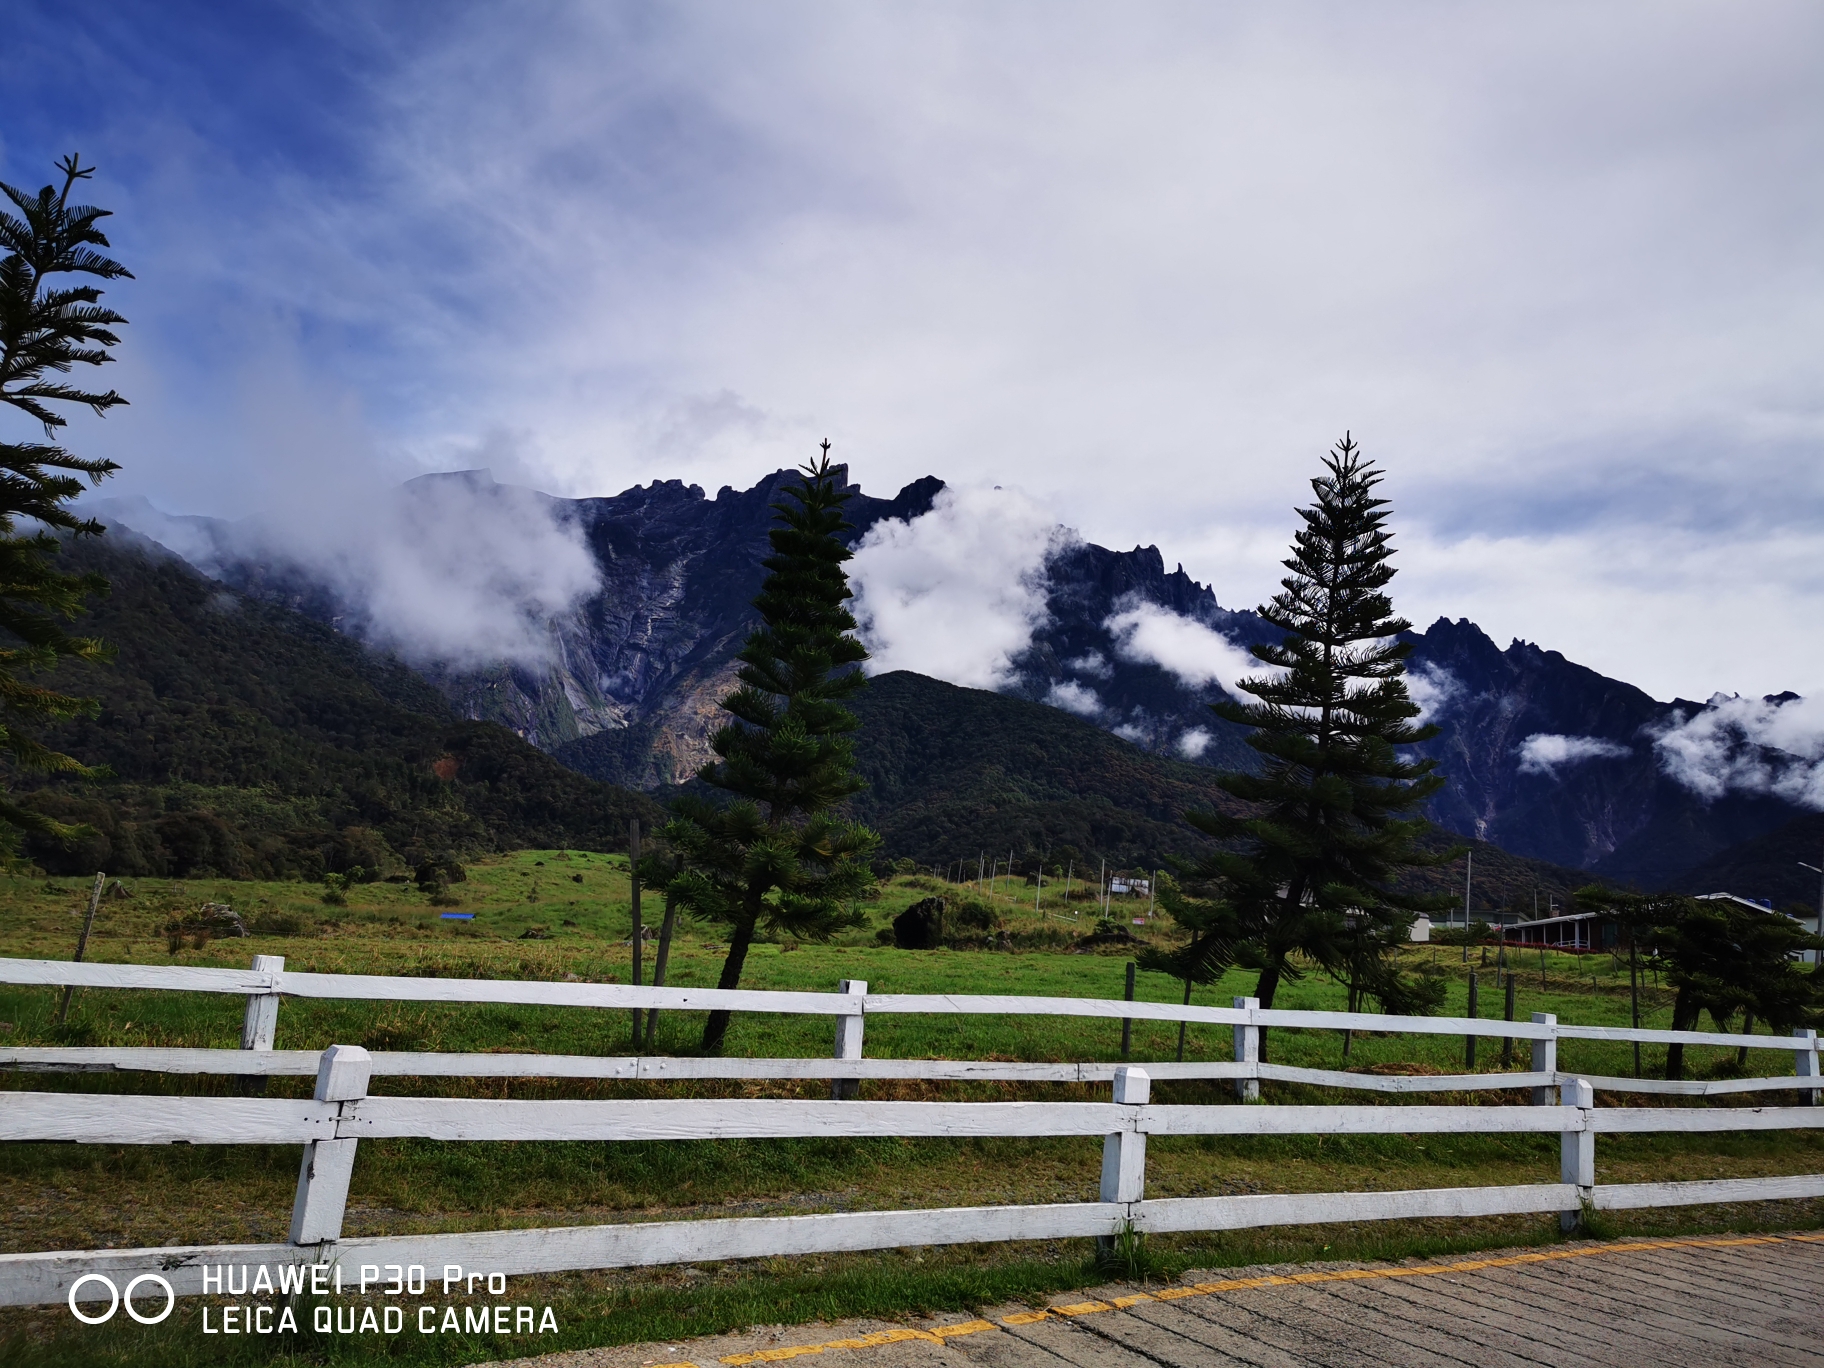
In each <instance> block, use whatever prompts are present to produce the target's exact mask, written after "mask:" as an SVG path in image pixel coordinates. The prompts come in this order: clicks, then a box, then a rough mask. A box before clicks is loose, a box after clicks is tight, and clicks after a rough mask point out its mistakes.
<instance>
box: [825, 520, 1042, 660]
mask: <svg viewBox="0 0 1824 1368" xmlns="http://www.w3.org/2000/svg"><path fill="white" fill-rule="evenodd" d="M1074 538H1075V534H1074V533H1072V532H1071V531H1069V529H1067V528H1062V527H1059V526H1058V524H1057V520H1056V519H1055V518H1054V517H1053V516H1052V515H1051V514H1050V512H1049V511H1048V510H1047V509H1045V508H1044V507H1043V506H1041V505H1040V504H1038V503H1037V502H1035V501H1034V500H1032V499H1030V498H1028V497H1027V496H1026V495H1025V494H1023V493H1021V492H1020V491H1019V490H1016V489H984V488H981V487H979V486H977V487H974V488H965V489H956V488H946V489H944V490H942V491H941V492H939V494H938V496H937V499H936V500H935V502H934V503H933V504H932V506H931V510H930V511H929V512H928V513H923V514H921V515H919V516H918V517H916V518H913V519H911V520H910V521H909V522H908V521H904V520H901V519H897V518H894V519H888V520H885V521H882V522H878V523H876V524H875V525H874V526H873V527H871V528H869V529H868V532H867V535H866V536H864V537H863V538H862V540H861V544H860V545H859V546H857V547H856V548H855V558H854V560H853V561H851V562H850V563H849V579H850V582H851V583H852V584H853V586H854V589H855V609H854V611H855V618H856V621H857V622H858V623H859V624H860V626H861V638H862V640H863V642H865V643H866V645H867V647H868V652H869V654H870V656H871V657H872V658H871V659H870V660H869V662H868V667H867V668H868V670H869V672H870V673H873V674H883V673H885V672H886V671H888V670H916V671H917V672H918V673H919V674H924V675H931V676H933V677H934V678H937V679H946V680H949V681H950V682H951V683H952V684H963V685H967V686H969V687H971V688H976V689H994V688H999V687H1000V686H1001V685H1003V684H1005V683H1006V682H1007V680H1008V679H1009V678H1010V677H1011V675H1012V673H1013V661H1014V659H1015V657H1017V656H1018V655H1019V654H1020V653H1021V652H1022V651H1024V650H1025V649H1026V648H1027V646H1028V645H1030V644H1031V642H1032V633H1033V630H1034V629H1035V628H1036V627H1038V626H1039V624H1040V623H1042V622H1044V621H1045V619H1046V615H1047V610H1046V606H1045V593H1046V590H1045V566H1046V563H1047V562H1048V561H1049V560H1050V559H1051V558H1052V556H1054V555H1056V554H1057V552H1058V551H1059V550H1061V549H1062V548H1063V547H1064V546H1066V545H1068V544H1069V543H1070V542H1071V541H1072V540H1074Z"/></svg>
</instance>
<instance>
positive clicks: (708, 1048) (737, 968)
mask: <svg viewBox="0 0 1824 1368" xmlns="http://www.w3.org/2000/svg"><path fill="white" fill-rule="evenodd" d="M759 920H760V919H759V917H758V916H752V915H750V916H745V917H743V918H742V919H741V920H740V921H739V922H738V923H736V925H735V932H734V934H733V935H732V936H730V937H729V938H728V958H727V959H725V960H723V961H722V977H721V978H719V979H717V980H716V987H718V988H723V989H732V988H739V987H740V986H741V970H742V968H743V967H744V966H745V965H746V964H747V947H748V946H750V945H752V944H753V943H754V926H755V924H756V923H757V922H758V921H759ZM732 1015H733V1014H732V1013H730V1012H727V1011H714V1012H711V1013H710V1014H709V1020H708V1021H706V1022H704V1023H703V1053H704V1054H706V1055H717V1054H721V1053H722V1042H723V1040H724V1039H726V1038H727V1036H728V1022H729V1018H730V1017H731V1016H732Z"/></svg>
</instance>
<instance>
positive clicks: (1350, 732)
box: [1186, 434, 1456, 1010]
mask: <svg viewBox="0 0 1824 1368" xmlns="http://www.w3.org/2000/svg"><path fill="white" fill-rule="evenodd" d="M1380 481H1381V472H1380V471H1378V470H1377V469H1375V468H1374V466H1373V465H1372V464H1369V463H1367V462H1365V461H1364V460H1363V459H1362V455H1361V449H1360V448H1359V447H1357V446H1356V444H1355V443H1354V441H1352V440H1351V439H1350V437H1349V436H1348V435H1347V434H1345V436H1344V437H1343V440H1342V441H1341V442H1339V443H1338V444H1337V446H1336V447H1335V449H1334V450H1333V451H1331V452H1330V453H1329V454H1327V455H1326V456H1325V458H1324V473H1323V474H1322V475H1320V476H1318V477H1317V478H1315V479H1313V480H1312V481H1311V488H1312V490H1313V491H1314V492H1315V494H1316V496H1317V501H1316V503H1315V504H1313V505H1312V506H1311V507H1308V508H1303V509H1300V510H1299V517H1300V518H1301V519H1302V521H1303V523H1304V526H1303V527H1301V528H1300V529H1299V530H1298V531H1297V533H1296V534H1295V535H1294V538H1293V547H1292V555H1291V557H1290V558H1289V559H1288V560H1286V561H1285V562H1284V564H1285V567H1286V569H1287V570H1289V571H1290V572H1291V573H1290V574H1289V575H1288V576H1287V577H1286V578H1285V579H1283V580H1281V581H1280V585H1281V592H1280V593H1279V594H1277V595H1275V597H1274V599H1273V601H1272V602H1271V603H1269V604H1267V605H1265V606H1264V607H1262V608H1261V609H1260V615H1261V616H1262V617H1263V618H1265V619H1266V620H1267V621H1268V622H1269V623H1271V624H1272V625H1273V626H1275V627H1277V628H1279V629H1280V630H1281V631H1282V632H1284V633H1285V637H1284V639H1283V640H1281V641H1280V642H1279V643H1278V644H1277V645H1267V646H1256V647H1254V648H1253V653H1254V655H1255V657H1256V658H1258V659H1259V660H1260V661H1262V662H1263V663H1264V664H1267V665H1270V666H1273V667H1274V668H1275V669H1276V670H1277V671H1279V673H1277V674H1273V675H1266V676H1259V677H1254V678H1250V679H1244V680H1242V681H1241V682H1240V684H1239V685H1238V687H1239V688H1240V689H1241V690H1242V691H1243V692H1245V693H1247V694H1250V695H1252V696H1253V699H1254V700H1255V701H1253V702H1237V701H1233V700H1226V699H1225V700H1224V701H1222V702H1220V703H1214V704H1211V707H1212V709H1213V710H1214V711H1215V712H1216V713H1217V715H1218V716H1220V717H1223V718H1225V719H1227V720H1228V721H1231V722H1237V723H1240V724H1242V725H1243V726H1247V727H1250V728H1252V729H1253V730H1252V732H1251V733H1250V735H1249V736H1248V744H1249V745H1250V746H1252V747H1253V748H1254V749H1255V750H1257V751H1259V752H1260V754H1261V756H1262V759H1263V762H1264V763H1263V764H1262V766H1261V769H1260V772H1259V773H1257V774H1240V773H1227V774H1224V775H1222V776H1221V777H1220V778H1219V780H1218V782H1219V783H1220V784H1221V786H1222V788H1223V789H1224V790H1225V791H1227V792H1228V793H1230V794H1232V795H1234V796H1235V797H1236V798H1239V799H1241V800H1242V802H1243V803H1244V804H1245V805H1246V808H1245V812H1244V815H1240V816H1232V815H1228V814H1224V813H1219V812H1197V813H1187V814H1186V819H1187V820H1188V821H1190V822H1191V824H1192V825H1194V826H1196V827H1197V828H1198V829H1200V830H1202V831H1204V832H1207V833H1208V834H1209V835H1211V836H1213V837H1215V838H1216V839H1217V840H1218V841H1220V842H1222V843H1223V848H1222V849H1221V850H1219V851H1218V852H1217V853H1215V854H1214V855H1211V856H1210V857H1208V859H1207V860H1205V861H1204V862H1203V864H1202V866H1201V868H1200V869H1199V871H1198V873H1199V875H1200V876H1202V877H1204V878H1207V879H1210V880H1212V881H1213V882H1214V883H1215V884H1217V885H1218V886H1220V888H1221V889H1222V890H1223V894H1224V897H1225V901H1226V902H1227V904H1228V908H1229V910H1230V912H1231V913H1232V914H1233V917H1234V925H1235V934H1236V935H1237V937H1238V950H1237V957H1238V959H1239V961H1240V962H1241V963H1243V964H1247V965H1249V966H1250V967H1253V968H1256V969H1258V970H1259V971H1260V980H1259V985H1258V987H1257V988H1256V989H1255V993H1256V996H1258V997H1259V998H1260V1002H1261V1005H1262V1006H1263V1007H1270V1006H1271V1005H1272V1003H1273V999H1274V997H1275V995H1276V994H1277V993H1278V991H1279V986H1280V984H1281V983H1282V982H1284V981H1286V980H1287V979H1295V978H1297V977H1299V976H1300V975H1301V974H1302V972H1303V969H1302V967H1301V964H1302V963H1304V962H1309V963H1312V964H1315V965H1318V966H1320V967H1322V968H1323V969H1325V970H1326V971H1328V972H1329V973H1331V974H1332V975H1334V976H1335V977H1337V978H1338V979H1340V980H1342V981H1344V982H1345V983H1348V984H1349V985H1350V986H1351V987H1352V989H1354V990H1356V992H1357V993H1358V994H1359V993H1365V994H1367V995H1368V996H1372V997H1376V998H1379V999H1381V1000H1382V1002H1383V1004H1384V1005H1386V1006H1389V1007H1390V1008H1392V1009H1393V1010H1399V1009H1401V1008H1404V1009H1407V1010H1412V1009H1413V1008H1415V1007H1417V1008H1421V1009H1422V1008H1423V1007H1424V1006H1425V1005H1426V1004H1427V1002H1428V997H1429V995H1427V994H1426V993H1424V992H1423V991H1422V990H1421V991H1415V990H1418V985H1411V984H1407V983H1405V982H1404V981H1403V980H1402V979H1401V978H1400V977H1399V976H1398V975H1397V974H1394V973H1392V972H1391V971H1392V968H1393V966H1392V965H1391V963H1390V957H1391V954H1392V951H1393V950H1394V949H1395V948H1396V947H1397V946H1398V945H1400V944H1402V943H1403V942H1404V941H1405V939H1406V934H1407V931H1408V928H1410V926H1411V924H1412V920H1413V918H1414V916H1415V915H1416V914H1417V913H1419V912H1422V911H1432V910H1438V909H1441V908H1443V907H1444V906H1446V905H1447V904H1448V903H1449V901H1450V900H1449V898H1448V897H1432V896H1425V895H1418V894H1412V893H1408V892H1403V891H1401V890H1400V889H1399V888H1398V887H1397V886H1396V883H1397V879H1398V876H1399V874H1400V872H1401V871H1402V870H1404V869H1410V868H1415V867H1424V866H1431V865H1437V864H1441V863H1443V862H1445V861H1446V860H1449V859H1452V858H1454V857H1455V855H1456V852H1454V851H1445V852H1441V853H1436V854H1427V853H1425V852H1423V851H1421V850H1420V849H1419V848H1418V847H1417V844H1416V842H1417V840H1418V837H1419V835H1420V833H1421V832H1423V831H1424V830H1425V826H1426V824H1425V822H1424V820H1423V819H1422V818H1417V817H1403V816H1402V814H1404V813H1410V812H1412V811H1413V810H1414V809H1416V808H1417V807H1418V806H1419V805H1420V804H1421V803H1423V802H1424V801H1425V799H1427V798H1428V797H1430V796H1431V795H1432V794H1433V793H1435V792H1436V791H1437V790H1438V788H1439V786H1440V785H1442V784H1443V782H1444V780H1443V778H1442V776H1440V775H1437V774H1434V773H1433V772H1432V771H1433V768H1434V762H1432V761H1430V760H1405V759H1402V758H1401V757H1400V756H1399V754H1398V749H1397V748H1399V747H1401V746H1409V745H1412V744H1413V743H1414V742H1418V741H1424V740H1427V739H1429V738H1430V737H1432V736H1434V735H1436V734H1437V729H1436V728H1435V727H1428V726H1414V725H1413V719H1415V718H1416V717H1417V716H1418V715H1419V709H1418V707H1417V705H1416V704H1414V703H1413V701H1412V699H1411V696H1410V695H1409V694H1408V693H1407V690H1406V682H1405V679H1404V678H1403V676H1404V673H1405V659H1406V656H1407V655H1408V653H1409V652H1410V651H1411V649H1412V647H1411V645H1410V644H1409V643H1405V642H1401V641H1400V640H1398V636H1399V634H1400V633H1402V632H1405V631H1408V630H1410V628H1411V626H1412V624H1411V623H1409V622H1407V621H1406V620H1405V619H1403V618H1398V617H1395V616H1394V615H1393V604H1392V601H1391V600H1390V599H1389V598H1388V596H1387V593H1386V588H1387V585H1388V583H1389V581H1391V580H1392V579H1393V574H1394V570H1393V565H1392V564H1391V556H1392V547H1391V545H1390V534H1389V533H1388V532H1387V530H1386V527H1385V524H1386V521H1387V507H1388V504H1387V501H1386V500H1385V499H1379V498H1376V497H1374V490H1375V486H1376V485H1378V484H1379V483H1380ZM1396 1004H1397V1005H1396Z"/></svg>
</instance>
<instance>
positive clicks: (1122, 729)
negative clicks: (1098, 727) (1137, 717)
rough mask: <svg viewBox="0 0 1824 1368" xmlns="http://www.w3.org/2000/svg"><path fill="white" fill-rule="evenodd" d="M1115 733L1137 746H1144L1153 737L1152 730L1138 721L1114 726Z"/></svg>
mask: <svg viewBox="0 0 1824 1368" xmlns="http://www.w3.org/2000/svg"><path fill="white" fill-rule="evenodd" d="M1114 733H1115V735H1116V736H1118V737H1120V738H1121V739H1122V740H1123V741H1131V742H1133V743H1134V744H1135V745H1136V746H1144V745H1145V744H1146V743H1147V741H1148V740H1149V739H1151V737H1152V732H1151V731H1149V730H1148V729H1147V728H1146V727H1144V726H1141V725H1140V724H1139V723H1136V722H1123V723H1122V724H1121V725H1120V726H1118V727H1116V728H1114Z"/></svg>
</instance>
